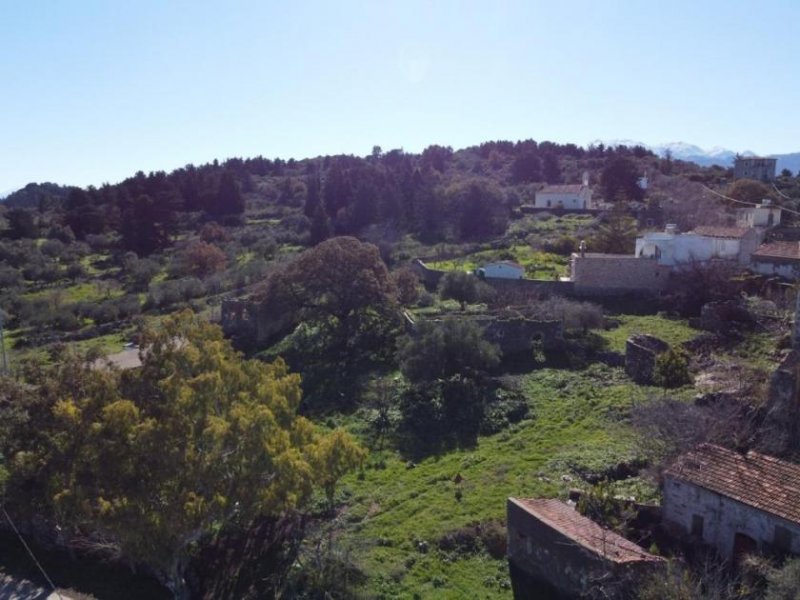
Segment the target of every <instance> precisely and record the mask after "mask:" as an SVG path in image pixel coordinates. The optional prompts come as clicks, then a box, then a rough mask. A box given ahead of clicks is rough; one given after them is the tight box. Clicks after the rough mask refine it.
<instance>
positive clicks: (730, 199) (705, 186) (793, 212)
mask: <svg viewBox="0 0 800 600" xmlns="http://www.w3.org/2000/svg"><path fill="white" fill-rule="evenodd" d="M700 185H702V186H703V188H705V189H706V191H709V192H711V193H712V194H714V195H715V196H719V197H720V198H724V199H725V200H728V201H729V202H736V203H737V204H744V205H745V206H749V207H758V206H759V205H758V204H754V203H752V202H745V201H744V200H737V199H736V198H731V197H730V196H726V195H725V194H721V193H720V192H718V191H716V190H712V189H711V188H710V187H708V186H707V185H705V184H702V183H701V184H700ZM781 195H783V194H781ZM784 198H786V199H788V200H792V198H789V197H788V196H784ZM779 208H780V209H781V210H782V211H783V212H787V213H791V214H793V215H800V212H798V211H796V210H791V209H789V208H786V207H784V206H781V207H779Z"/></svg>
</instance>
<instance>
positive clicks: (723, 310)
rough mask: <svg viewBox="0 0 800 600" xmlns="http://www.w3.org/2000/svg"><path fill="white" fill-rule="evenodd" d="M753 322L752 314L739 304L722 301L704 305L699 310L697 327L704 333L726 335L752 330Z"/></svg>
mask: <svg viewBox="0 0 800 600" xmlns="http://www.w3.org/2000/svg"><path fill="white" fill-rule="evenodd" d="M755 322H756V319H755V317H754V316H753V314H752V313H751V312H750V311H749V310H747V308H745V307H744V306H742V305H741V303H739V302H734V301H730V300H723V301H720V302H709V303H707V304H704V305H703V308H701V309H700V319H699V321H698V323H697V326H698V327H699V328H700V329H704V330H705V331H712V332H714V333H721V334H727V333H730V332H732V331H734V330H740V329H744V328H748V329H749V328H752V327H753V326H754V325H755Z"/></svg>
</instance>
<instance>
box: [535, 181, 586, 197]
mask: <svg viewBox="0 0 800 600" xmlns="http://www.w3.org/2000/svg"><path fill="white" fill-rule="evenodd" d="M585 187H586V186H585V185H583V184H580V183H571V184H567V185H547V186H545V187H543V188H542V189H540V190H539V191H538V192H536V193H537V194H579V193H580V192H581V190H582V189H583V188H585Z"/></svg>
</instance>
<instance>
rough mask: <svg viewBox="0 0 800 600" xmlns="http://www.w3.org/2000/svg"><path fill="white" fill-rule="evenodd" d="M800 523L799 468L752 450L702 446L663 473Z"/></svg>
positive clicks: (793, 464) (682, 457)
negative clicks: (742, 450)
mask: <svg viewBox="0 0 800 600" xmlns="http://www.w3.org/2000/svg"><path fill="white" fill-rule="evenodd" d="M664 474H665V475H666V476H670V477H674V478H675V479H680V480H682V481H686V482H688V483H692V484H694V485H697V486H699V487H702V488H705V489H707V490H710V491H712V492H716V493H718V494H721V495H723V496H727V497H728V498H733V499H734V500H737V501H738V502H741V503H742V504H747V505H748V506H752V507H754V508H757V509H759V510H763V511H764V512H768V513H770V514H773V515H776V516H778V517H781V518H783V519H786V520H787V521H791V522H793V523H800V465H798V464H795V463H791V462H787V461H785V460H781V459H779V458H775V457H773V456H767V455H766V454H759V453H758V452H753V451H750V452H748V453H747V454H746V455H745V454H740V453H738V452H734V451H733V450H728V449H726V448H722V447H720V446H714V445H712V444H701V445H700V446H698V447H697V448H695V449H694V450H692V451H691V452H687V453H686V454H684V455H682V456H681V457H679V458H678V459H677V460H676V461H675V462H674V463H673V464H672V465H671V466H670V467H669V468H668V469H667V470H666V471H665V473H664Z"/></svg>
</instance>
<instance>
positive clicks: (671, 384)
mask: <svg viewBox="0 0 800 600" xmlns="http://www.w3.org/2000/svg"><path fill="white" fill-rule="evenodd" d="M653 381H654V383H655V384H656V385H658V386H660V387H664V388H676V387H681V386H682V385H686V384H688V383H691V381H692V378H691V375H690V374H689V356H688V355H687V354H686V352H685V351H684V350H683V349H681V348H675V347H672V348H670V349H669V350H667V351H666V352H663V353H661V354H660V355H658V356H657V357H656V363H655V367H654V369H653Z"/></svg>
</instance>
